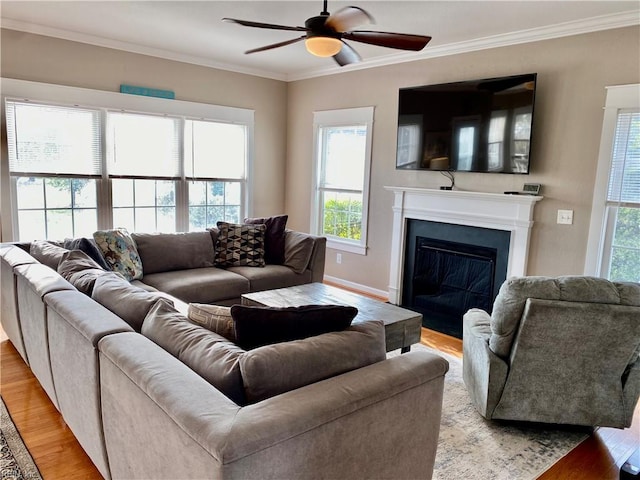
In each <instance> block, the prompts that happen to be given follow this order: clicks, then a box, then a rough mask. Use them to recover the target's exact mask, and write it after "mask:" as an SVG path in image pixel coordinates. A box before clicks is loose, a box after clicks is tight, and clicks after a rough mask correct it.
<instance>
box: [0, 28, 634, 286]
mask: <svg viewBox="0 0 640 480" xmlns="http://www.w3.org/2000/svg"><path fill="white" fill-rule="evenodd" d="M1 48H2V49H1V65H0V69H1V70H0V74H1V75H2V76H3V77H9V78H17V79H23V80H32V81H38V82H46V83H56V84H63V85H70V86H78V87H86V88H93V89H99V90H107V91H118V89H119V85H120V84H121V83H129V84H134V85H144V86H150V87H155V88H161V89H170V90H174V91H175V93H176V98H178V99H181V100H188V101H196V102H204V103H212V104H219V105H229V106H235V107H243V108H251V109H254V110H255V111H256V128H255V136H256V138H255V152H256V155H255V167H254V168H255V175H254V178H255V193H254V209H253V213H255V214H256V215H269V214H273V213H279V212H287V213H288V214H289V226H290V227H292V228H295V229H299V230H308V229H309V213H310V198H311V163H312V157H313V152H312V133H313V132H312V116H313V111H315V110H327V109H335V108H347V107H357V106H369V105H373V106H375V108H376V110H375V123H374V131H373V157H372V171H371V204H370V212H369V247H370V249H369V253H368V255H367V256H360V255H355V254H349V253H343V255H342V264H341V265H337V264H336V263H335V257H336V255H335V254H336V252H335V251H331V250H330V251H329V252H328V255H327V269H326V272H327V274H329V275H332V276H335V277H339V278H343V279H345V280H348V281H350V282H355V283H358V284H361V285H366V286H369V287H372V288H376V289H380V290H385V291H386V289H387V285H388V275H389V250H390V243H391V232H390V231H389V225H390V224H391V219H392V211H391V202H392V195H391V193H390V192H387V191H386V190H384V189H383V186H384V185H402V186H423V187H435V188H437V187H438V186H439V185H442V184H444V182H445V181H446V180H445V179H444V178H443V177H442V176H441V175H439V174H438V173H435V172H406V171H396V170H395V143H396V115H397V96H398V88H400V87H407V86H413V85H424V84H429V83H440V82H449V81H457V80H464V79H474V78H485V77H492V76H501V75H511V74H520V73H527V72H537V73H538V89H537V98H536V107H535V108H536V110H535V120H534V135H535V136H534V146H533V151H532V170H531V174H530V175H528V176H520V175H496V174H472V173H466V174H465V173H459V174H457V175H456V185H457V186H458V187H460V188H461V189H464V190H476V191H485V192H503V191H505V190H519V189H521V188H522V184H523V183H524V182H532V183H542V184H543V189H544V190H543V195H544V197H545V199H544V200H543V201H542V202H540V203H538V206H537V207H536V214H535V225H534V229H533V233H532V238H531V254H530V258H529V269H528V273H529V274H532V275H558V274H579V273H582V269H583V265H584V257H585V251H586V244H587V232H588V224H589V215H590V209H591V201H592V194H591V191H592V188H593V183H594V178H595V171H596V162H597V154H598V146H599V140H600V132H601V124H602V106H603V104H604V98H605V90H604V87H605V86H606V85H616V84H628V83H638V82H640V28H638V27H629V28H624V29H618V30H610V31H605V32H598V33H592V34H586V35H579V36H573V37H566V38H561V39H556V40H548V41H544V42H536V43H530V44H524V45H517V46H512V47H504V48H497V49H492V50H483V51H478V52H473V53H468V54H461V55H454V56H448V57H441V58H435V59H429V60H422V61H416V62H411V63H404V64H398V65H393V66H388V67H379V68H375V69H369V70H361V71H355V72H350V73H342V74H337V75H333V76H325V77H320V78H315V79H309V80H302V81H298V82H292V83H289V84H286V83H284V82H279V81H276V80H268V79H264V78H258V77H253V76H250V75H243V74H237V73H232V72H226V71H222V70H216V69H211V68H206V67H200V66H196V65H190V64H185V63H180V62H174V61H169V60H163V59H159V58H154V57H148V56H144V55H137V54H132V53H127V52H122V51H118V50H112V49H107V48H101V47H95V46H90V45H85V44H81V43H75V42H69V41H65V40H59V39H53V38H49V37H43V36H38V35H32V34H27V33H21V32H16V31H11V30H2V36H1ZM6 185H7V175H6V155H4V154H3V162H2V184H1V186H2V189H1V195H2V204H3V207H2V210H3V212H2V213H3V218H5V219H6V207H5V205H7V203H6V202H7V201H8V188H7V187H6ZM559 208H562V209H572V210H574V211H575V214H574V224H573V225H557V224H556V223H555V221H556V211H557V210H558V209H559Z"/></svg>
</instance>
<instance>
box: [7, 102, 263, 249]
mask: <svg viewBox="0 0 640 480" xmlns="http://www.w3.org/2000/svg"><path fill="white" fill-rule="evenodd" d="M49 93H52V95H53V96H54V98H55V92H49ZM77 94H78V95H80V96H82V95H84V94H86V92H85V91H84V90H83V91H78V92H77ZM103 94H104V95H111V94H110V93H109V94H107V93H106V92H101V93H100V94H98V96H100V95H103ZM118 95H119V94H118ZM43 97H44V98H46V95H43ZM18 98H20V99H19V100H17V99H16V100H13V99H9V98H5V99H4V104H5V111H6V119H7V121H6V124H7V146H8V151H9V156H8V157H9V173H10V175H11V187H12V192H11V195H12V202H11V211H10V213H11V217H12V222H11V224H12V232H13V239H14V240H23V241H30V240H33V239H51V240H62V239H64V238H67V237H78V236H91V234H92V233H93V232H94V231H96V230H98V229H105V228H112V227H125V228H127V229H129V230H130V231H138V232H175V231H184V230H188V229H192V230H193V229H198V230H201V229H204V228H206V227H210V226H215V224H216V222H217V221H220V220H224V221H229V222H235V223H239V222H240V221H241V219H242V218H243V217H244V216H247V214H248V213H249V212H247V203H248V202H247V198H248V193H247V188H246V184H247V175H248V167H247V164H248V156H249V154H248V152H249V145H250V137H251V135H252V134H251V132H252V129H253V112H250V111H248V110H246V111H245V110H244V109H237V108H229V107H220V106H214V105H204V104H191V103H188V104H183V103H182V102H179V101H175V102H173V101H172V102H171V103H170V104H167V105H162V106H160V105H158V109H159V110H160V109H161V110H162V112H158V111H155V112H148V113H143V112H138V111H136V112H129V111H127V110H125V109H123V108H118V106H117V105H113V106H108V107H107V106H104V105H103V106H102V107H80V106H77V105H73V106H63V105H54V104H44V103H35V102H31V101H29V100H25V99H24V97H22V96H18ZM110 100H115V103H116V104H118V103H119V102H120V101H121V100H122V101H123V102H124V103H125V104H126V103H127V102H126V100H123V99H122V98H121V97H118V98H115V99H112V98H111V97H110ZM174 105H176V107H175V111H176V112H177V113H176V114H168V113H166V112H164V109H165V108H167V109H168V110H171V111H173V109H174V107H173V106H174ZM150 108H151V109H152V110H153V109H154V108H155V107H153V106H150ZM193 111H196V112H197V113H198V114H199V115H202V116H200V117H198V120H193V119H191V118H189V117H187V116H186V115H187V114H186V113H185V112H192V113H189V115H193ZM203 114H211V116H212V117H214V118H216V119H218V120H215V121H214V120H206V117H205V116H204V115H203Z"/></svg>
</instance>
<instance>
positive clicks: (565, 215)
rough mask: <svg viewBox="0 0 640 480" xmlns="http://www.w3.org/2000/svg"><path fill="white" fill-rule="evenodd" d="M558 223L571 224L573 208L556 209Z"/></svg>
mask: <svg viewBox="0 0 640 480" xmlns="http://www.w3.org/2000/svg"><path fill="white" fill-rule="evenodd" d="M558 223H560V224H563V225H572V224H573V210H558Z"/></svg>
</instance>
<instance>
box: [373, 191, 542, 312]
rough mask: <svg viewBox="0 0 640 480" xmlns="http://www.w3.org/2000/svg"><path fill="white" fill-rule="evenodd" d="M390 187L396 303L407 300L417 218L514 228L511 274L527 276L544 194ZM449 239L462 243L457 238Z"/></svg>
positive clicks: (391, 278)
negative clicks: (409, 245)
mask: <svg viewBox="0 0 640 480" xmlns="http://www.w3.org/2000/svg"><path fill="white" fill-rule="evenodd" d="M385 189H386V190H389V191H391V192H393V194H394V201H393V225H392V228H391V231H392V239H391V259H390V271H389V301H390V302H391V303H393V304H396V305H399V304H401V303H402V292H403V280H404V265H405V251H406V238H407V229H408V224H409V220H412V219H415V220H427V221H431V222H438V223H445V224H454V225H467V226H472V227H480V228H485V229H491V230H502V231H505V232H508V234H509V242H508V243H509V246H508V255H507V266H506V278H508V277H511V276H524V275H526V269H527V259H528V253H529V238H530V234H531V228H532V226H533V210H534V207H535V204H536V203H537V202H538V201H540V200H542V198H543V197H541V196H533V195H505V194H499V193H485V192H468V191H459V190H435V189H428V188H416V187H393V186H389V187H385ZM449 240H450V241H453V242H455V241H456V239H455V238H449ZM462 243H466V242H462ZM497 287H499V285H498V286H497ZM497 287H496V288H497Z"/></svg>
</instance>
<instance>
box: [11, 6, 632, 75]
mask: <svg viewBox="0 0 640 480" xmlns="http://www.w3.org/2000/svg"><path fill="white" fill-rule="evenodd" d="M633 25H640V14H639V12H638V11H637V10H631V11H627V12H620V13H615V14H610V15H602V16H598V17H591V18H587V19H583V20H576V21H571V22H563V23H558V24H555V25H548V26H544V27H539V28H531V29H527V30H520V31H516V32H509V33H504V34H500V35H492V36H488V37H483V38H477V39H473V40H466V41H464V42H456V43H450V44H447V45H439V46H434V47H428V48H426V49H424V50H423V51H421V52H416V53H414V52H408V53H398V54H391V55H385V56H382V57H377V58H374V59H371V60H365V61H363V62H361V63H357V64H351V65H347V66H344V67H338V66H335V67H333V66H332V67H324V68H320V69H315V70H305V71H304V72H301V73H291V74H288V75H287V74H284V73H279V72H272V71H268V70H262V69H254V68H248V67H243V66H239V65H234V64H229V63H222V62H217V61H215V60H212V59H210V58H205V57H199V56H192V55H186V54H183V53H179V52H173V51H170V50H164V49H158V48H153V47H148V46H144V45H138V44H133V43H128V42H121V41H119V40H113V39H109V38H104V37H99V36H95V35H88V34H83V33H78V32H73V31H69V30H63V29H58V28H52V27H46V26H44V25H38V24H33V23H28V22H22V21H18V20H12V19H8V18H2V23H1V25H0V26H1V27H2V28H7V29H9V30H18V31H21V32H27V33H33V34H36V35H44V36H48V37H55V38H61V39H64V40H70V41H74V42H79V43H86V44H90V45H96V46H99V47H105V48H113V49H116V50H123V51H126V52H131V53H138V54H141V55H149V56H152V57H158V58H164V59H167V60H174V61H177V62H184V63H190V64H194V65H200V66H204V67H210V68H216V69H220V70H227V71H230V72H236V73H243V74H247V75H254V76H258V77H264V78H270V79H273V80H281V81H285V82H293V81H297V80H305V79H308V78H315V77H322V76H326V75H335V74H338V73H346V72H352V71H356V70H364V69H368V68H375V67H382V66H387V65H395V64H398V63H404V62H413V61H416V60H425V59H429V58H436V57H444V56H448V55H456V54H460V53H468V52H474V51H478V50H487V49H490V48H499V47H506V46H510V45H518V44H522V43H529V42H537V41H542V40H551V39H554V38H560V37H568V36H572V35H580V34H584V33H590V32H597V31H601V30H611V29H615V28H622V27H629V26H633Z"/></svg>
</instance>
